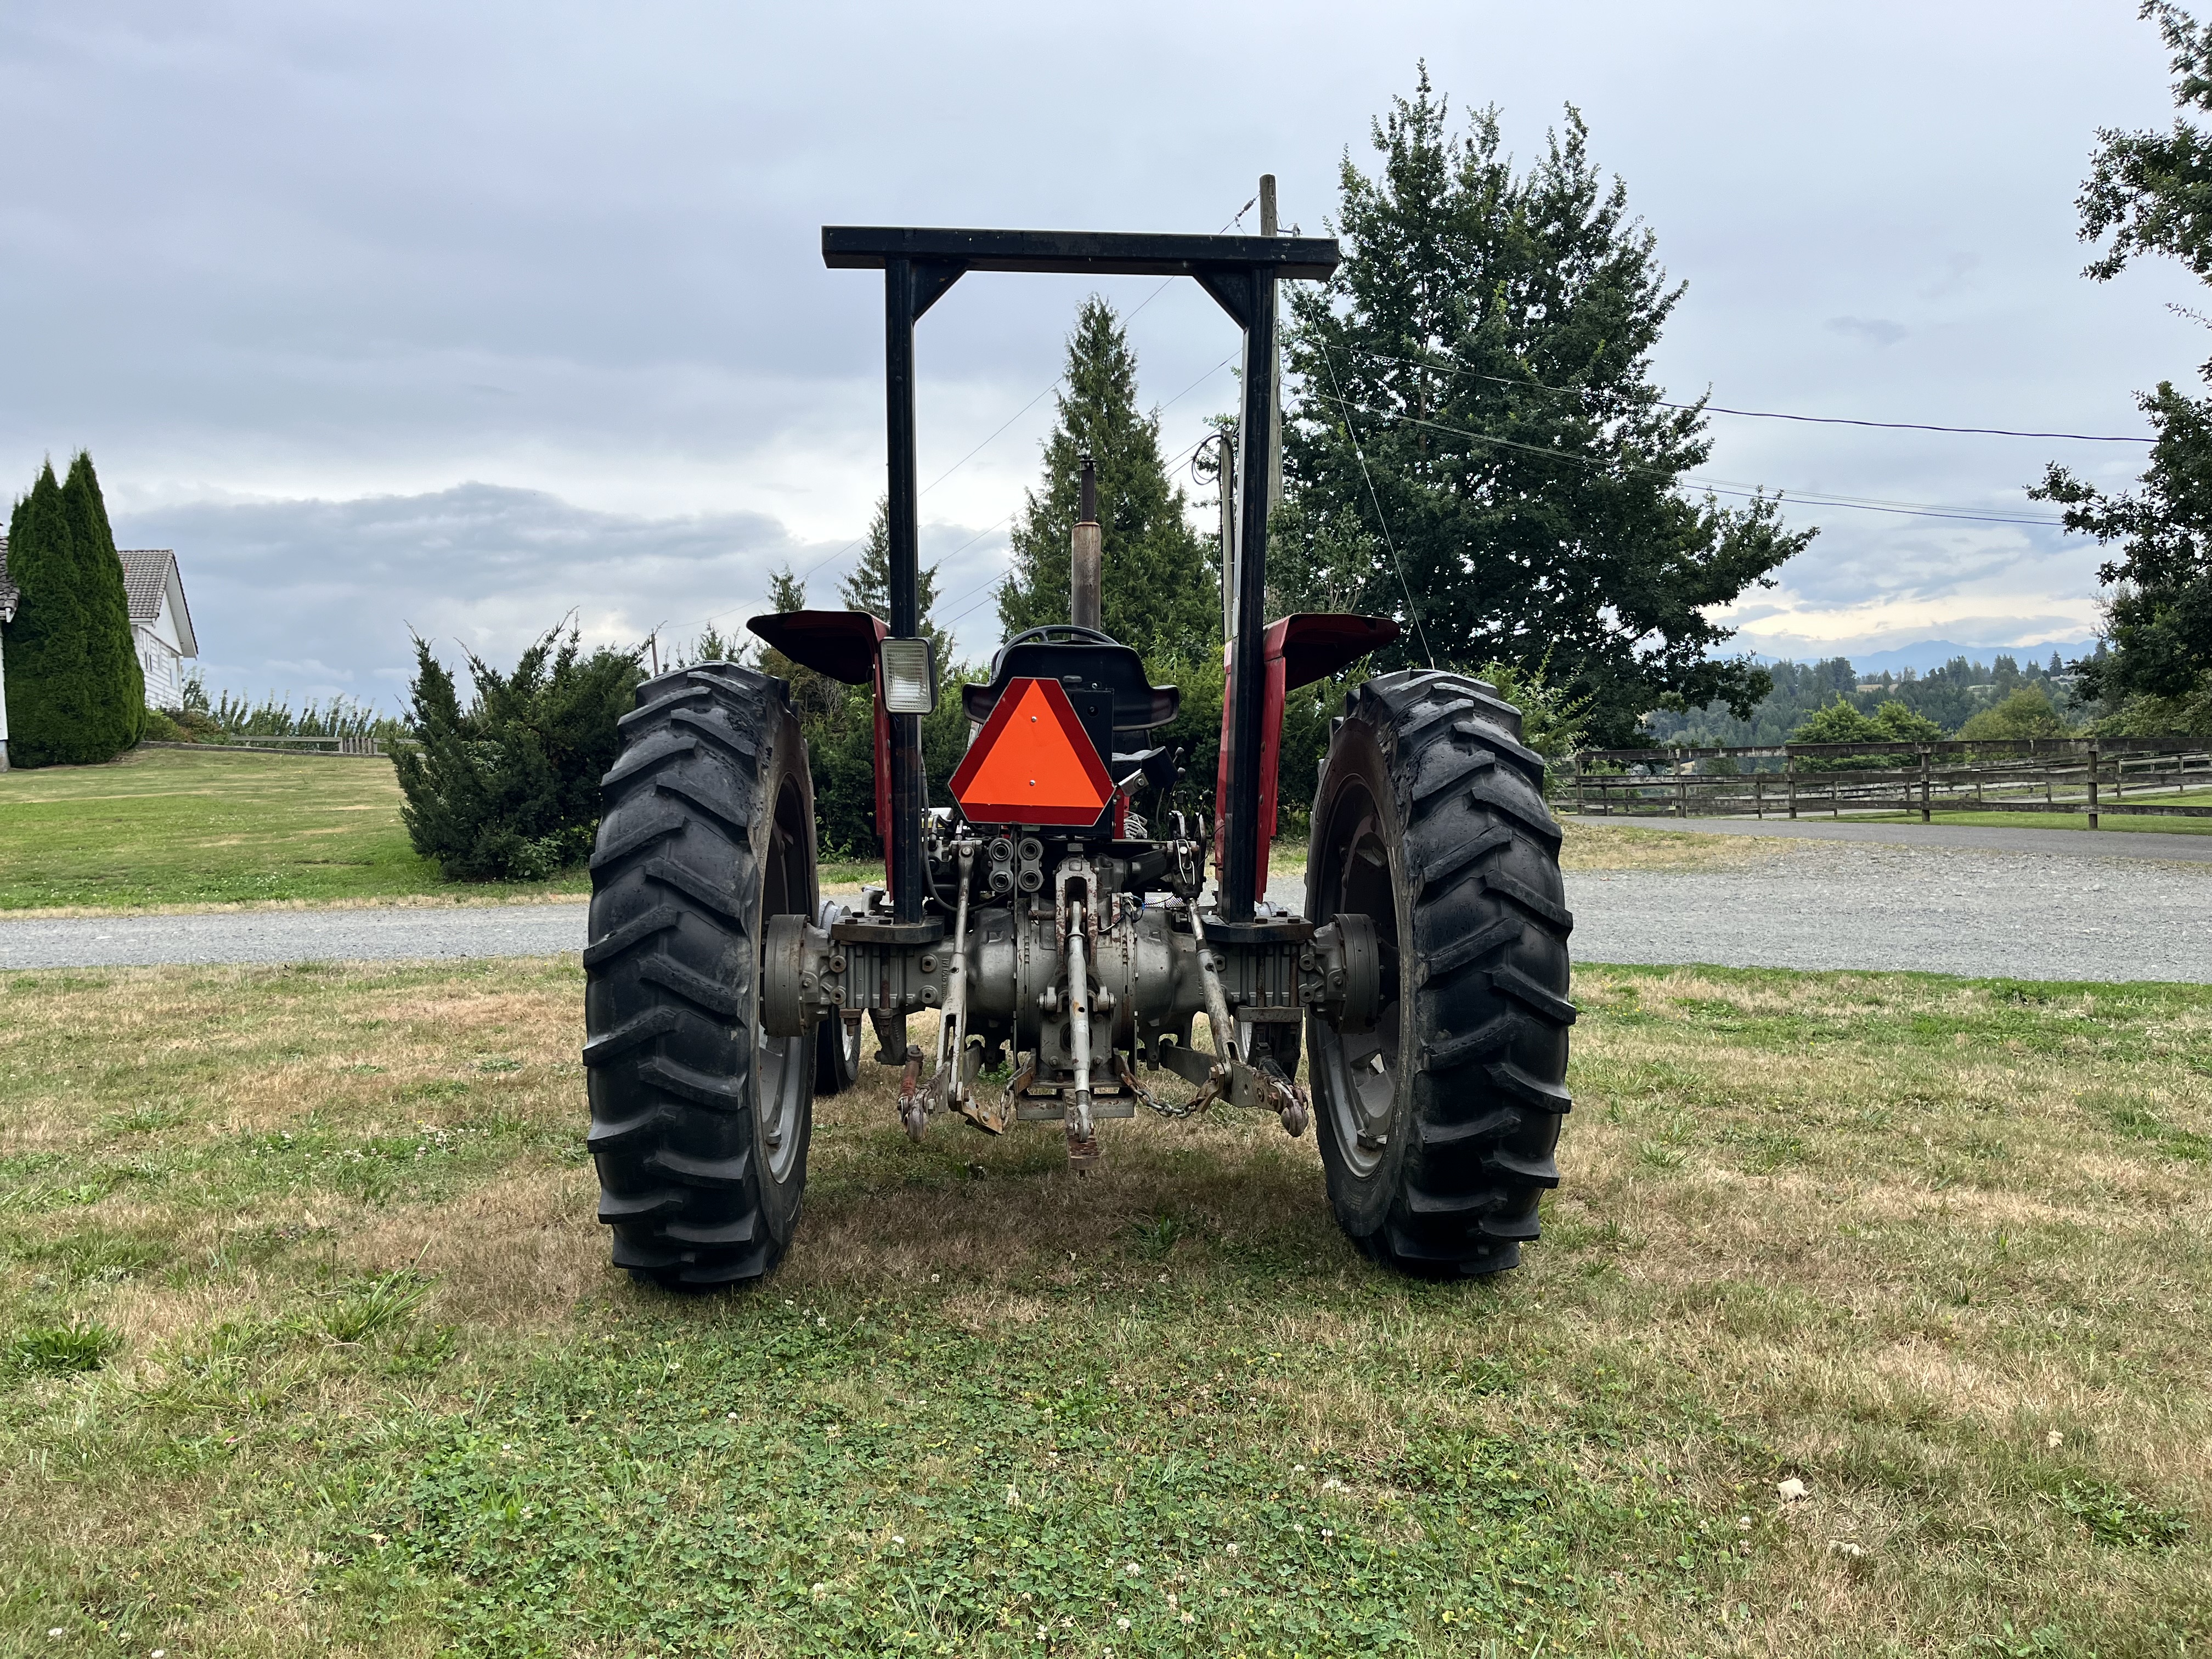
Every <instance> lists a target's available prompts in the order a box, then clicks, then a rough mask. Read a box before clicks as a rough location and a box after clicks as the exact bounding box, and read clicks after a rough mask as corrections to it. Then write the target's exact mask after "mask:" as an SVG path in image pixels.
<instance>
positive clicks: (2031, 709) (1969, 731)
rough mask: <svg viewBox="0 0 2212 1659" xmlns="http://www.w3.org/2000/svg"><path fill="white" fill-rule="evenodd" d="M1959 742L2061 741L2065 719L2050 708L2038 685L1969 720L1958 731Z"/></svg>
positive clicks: (2025, 687) (2022, 690)
mask: <svg viewBox="0 0 2212 1659" xmlns="http://www.w3.org/2000/svg"><path fill="white" fill-rule="evenodd" d="M1959 735H1960V737H1962V738H1980V739H1984V740H1990V739H1996V738H2063V737H2065V736H2066V735H2067V730H2066V721H2065V719H2064V718H2063V716H2062V715H2061V714H2059V712H2058V711H2057V709H2056V708H2052V707H2051V699H2050V698H2049V697H2048V696H2045V694H2044V690H2043V688H2042V687H2041V686H2039V685H2023V686H2022V687H2021V689H2020V690H2017V691H2015V692H2014V693H2013V694H2012V696H2008V697H2007V698H2006V699H2005V700H2004V701H2003V702H2000V703H1997V704H1996V705H1994V706H1993V707H1990V708H1984V709H1983V710H1982V711H1981V712H1980V713H1979V714H1974V715H1972V716H1970V717H1969V718H1968V719H1967V720H1966V724H1965V725H1964V726H1960V728H1959Z"/></svg>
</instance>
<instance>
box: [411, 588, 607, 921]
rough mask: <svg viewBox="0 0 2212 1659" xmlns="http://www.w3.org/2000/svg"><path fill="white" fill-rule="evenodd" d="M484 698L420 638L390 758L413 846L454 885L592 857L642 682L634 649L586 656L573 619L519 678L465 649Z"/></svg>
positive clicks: (525, 875)
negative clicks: (399, 744) (401, 732)
mask: <svg viewBox="0 0 2212 1659" xmlns="http://www.w3.org/2000/svg"><path fill="white" fill-rule="evenodd" d="M467 656H468V665H469V675H470V678H471V679H472V680H473V681H474V682H475V685H476V696H475V697H474V698H473V699H472V700H471V702H470V703H469V704H468V706H467V707H466V708H464V707H462V705H461V702H460V699H459V695H458V693H457V692H456V690H455V688H454V684H453V676H452V675H451V674H450V673H448V672H447V671H446V668H445V666H444V665H442V664H441V663H440V662H439V661H438V659H436V658H435V656H433V655H432V654H431V653H430V647H429V646H428V645H427V644H426V643H425V642H424V641H422V640H421V639H417V640H416V641H415V663H416V674H415V683H414V684H413V686H412V687H411V688H410V690H411V692H412V698H413V701H412V703H411V705H410V710H409V717H408V721H407V731H408V734H409V735H410V737H411V738H414V739H415V742H414V744H411V745H410V746H409V747H406V748H403V749H401V750H398V752H397V753H395V754H394V755H393V757H392V763H393V765H394V766H395V768H396V769H397V770H398V775H399V787H400V788H401V789H402V790H403V791H404V793H405V794H406V797H407V804H406V805H405V806H404V807H403V808H401V809H400V817H401V818H402V820H403V821H404V823H406V825H407V833H408V836H409V837H410V839H411V840H412V841H413V842H414V843H415V850H416V852H418V853H420V854H422V856H423V857H425V858H430V859H435V860H437V861H438V867H439V870H440V872H441V873H442V874H443V875H444V877H445V878H446V879H447V880H448V881H498V880H510V881H537V880H543V879H544V878H546V877H548V876H550V875H552V874H554V873H556V872H558V871H559V870H561V869H562V868H563V867H565V866H568V865H572V864H575V863H578V862H580V860H583V859H584V858H586V856H588V855H589V854H590V852H591V850H592V836H594V835H595V834H597V833H598V830H599V780H600V779H601V778H602V777H603V776H605V774H606V772H607V769H608V768H610V767H611V766H612V765H613V764H614V761H615V750H616V747H617V726H616V723H617V721H618V720H620V719H621V718H622V716H623V714H625V713H627V712H628V711H629V707H630V703H631V699H632V695H633V693H634V692H635V690H636V688H637V685H638V682H639V680H640V679H641V678H642V676H641V672H640V671H639V668H638V661H637V653H636V652H635V651H616V650H613V649H611V648H609V647H605V646H602V647H599V649H598V650H595V651H593V652H592V653H590V654H589V655H586V654H585V653H583V650H582V648H581V647H580V645H579V643H578V641H577V637H576V630H575V629H574V627H573V626H572V627H570V628H569V629H568V631H567V633H566V634H565V635H564V634H563V633H562V629H560V628H558V627H556V628H554V629H551V630H550V632H548V633H547V634H546V635H544V637H543V638H542V639H540V640H538V641H537V642H536V643H535V644H534V645H532V646H531V647H530V648H529V649H527V650H526V651H525V652H524V653H522V655H521V658H520V659H519V660H518V661H517V662H516V664H515V665H514V671H513V673H511V674H501V672H500V671H498V670H496V669H495V668H493V667H492V666H491V665H489V664H488V663H486V662H485V661H484V660H483V659H482V658H481V657H478V656H477V654H476V653H474V652H470V653H467Z"/></svg>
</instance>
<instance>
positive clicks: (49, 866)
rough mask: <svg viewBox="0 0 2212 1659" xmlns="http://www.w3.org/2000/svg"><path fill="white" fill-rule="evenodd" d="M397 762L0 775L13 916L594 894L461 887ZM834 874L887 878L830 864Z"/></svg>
mask: <svg viewBox="0 0 2212 1659" xmlns="http://www.w3.org/2000/svg"><path fill="white" fill-rule="evenodd" d="M400 801H401V797H400V793H399V785H398V782H397V781H395V780H394V778H393V776H392V764H391V763H390V762H389V761H385V760H377V759H369V758H353V757H345V758H334V757H317V756H308V755H271V754H266V753H264V754H247V753H242V752H240V751H238V750H228V751H225V750H219V749H206V750H190V749H140V750H133V751H132V752H131V753H130V754H128V755H125V756H124V757H122V758H121V759H120V760H117V761H113V762H111V763H109V764H107V765H106V766H57V767H44V768H40V769H38V770H35V771H10V772H5V773H0V911H9V910H137V909H185V908H195V907H197V906H203V905H207V906H214V905H234V904H253V903H269V902H276V903H293V904H299V903H307V904H328V903H348V902H354V903H389V902H393V901H411V902H453V903H484V902H508V901H514V900H527V899H545V898H558V897H562V896H580V895H582V894H586V893H588V892H590V891H591V885H592V884H591V878H590V877H589V875H588V874H586V872H583V871H581V870H577V871H572V872H569V873H568V874H566V875H564V876H561V877H559V878H556V879H554V880H552V881H546V882H471V883H447V882H445V881H441V879H439V876H438V870H437V866H435V865H434V864H432V863H431V862H430V861H429V860H427V859H423V858H420V857H418V856H416V852H415V849H414V848H412V847H410V845H409V844H408V841H407V830H406V828H405V826H404V825H403V824H402V823H400V821H399V807H400ZM822 878H823V882H824V884H844V885H847V886H852V887H854V888H855V890H857V884H858V883H860V882H861V881H864V880H868V881H876V882H881V881H882V879H883V866H882V865H881V864H880V863H877V864H850V865H847V864H833V865H827V866H823V872H822Z"/></svg>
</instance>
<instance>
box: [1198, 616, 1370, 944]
mask: <svg viewBox="0 0 2212 1659" xmlns="http://www.w3.org/2000/svg"><path fill="white" fill-rule="evenodd" d="M1397 637H1398V624H1397V623H1395V622H1392V621H1391V620H1390V619H1389V617H1353V616H1345V615H1340V614H1336V613H1332V612H1328V611H1300V612H1298V613H1297V615H1295V616H1290V617H1284V618H1283V619H1282V620H1281V621H1280V622H1278V623H1274V624H1273V625H1272V626H1271V627H1269V629H1267V635H1266V644H1267V659H1266V667H1267V686H1266V691H1265V696H1264V697H1263V700H1262V704H1263V713H1262V714H1261V727H1260V801H1259V810H1258V819H1259V824H1260V860H1259V866H1258V870H1257V873H1256V890H1255V892H1254V893H1253V895H1252V896H1253V898H1254V899H1255V901H1257V900H1259V899H1261V898H1264V897H1266V896H1267V848H1268V847H1269V846H1270V845H1271V844H1272V843H1273V841H1274V839H1275V832H1276V829H1277V828H1278V827H1279V826H1278V824H1277V822H1276V820H1277V816H1278V809H1277V803H1276V783H1277V779H1278V775H1279V769H1280V767H1281V763H1282V753H1283V708H1284V705H1285V702H1286V701H1287V700H1288V698H1289V696H1290V694H1291V692H1292V691H1294V690H1297V688H1298V687H1299V686H1301V685H1310V684H1313V683H1314V682H1315V681H1316V680H1321V679H1327V678H1328V677H1329V676H1330V675H1331V674H1334V672H1336V671H1337V670H1338V669H1340V668H1342V667H1344V666H1345V665H1346V664H1347V663H1354V662H1357V661H1358V660H1359V659H1360V658H1362V657H1364V656H1365V655H1366V654H1367V653H1369V652H1370V651H1374V650H1376V649H1379V648H1380V647H1383V646H1386V645H1388V644H1389V643H1390V642H1391V641H1393V640H1395V639H1396V638H1397ZM1227 655H1228V660H1229V684H1231V685H1233V684H1235V680H1236V674H1237V647H1236V646H1235V644H1234V643H1233V642H1232V643H1231V645H1230V646H1229V647H1227ZM1233 706H1234V698H1233V695H1232V694H1231V692H1230V691H1229V690H1227V689H1226V688H1225V690H1224V692H1223V695H1222V699H1221V758H1220V763H1219V766H1218V769H1217V770H1216V772H1215V775H1214V781H1213V844H1214V846H1215V847H1216V848H1219V847H1220V846H1221V845H1222V844H1223V838H1224V836H1225V835H1226V834H1227V832H1228V806H1229V711H1230V709H1231V708H1232V707H1233ZM1216 856H1217V857H1218V856H1219V854H1218V853H1217V854H1216Z"/></svg>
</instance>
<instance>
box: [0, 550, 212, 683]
mask: <svg viewBox="0 0 2212 1659" xmlns="http://www.w3.org/2000/svg"><path fill="white" fill-rule="evenodd" d="M118 557H119V558H120V559H121V560H122V561H123V592H124V595H125V598H126V599H128V600H129V601H130V605H131V622H132V623H152V622H153V621H155V619H156V618H158V617H160V616H161V600H162V599H163V598H164V597H165V596H166V597H167V599H168V600H169V601H170V605H171V607H172V609H173V611H175V613H176V619H177V636H178V638H179V640H181V641H183V643H184V647H185V655H186V656H188V657H197V655H199V641H198V639H197V636H196V635H194V634H193V632H192V613H191V607H189V606H188V605H185V582H184V578H183V577H182V576H181V575H179V574H178V572H177V556H176V555H175V554H174V553H173V552H172V551H170V550H169V549H167V548H166V547H134V548H128V549H125V550H122V551H120V552H119V553H118ZM21 597H22V595H21V592H19V591H18V590H17V588H16V586H15V583H13V582H11V581H9V580H8V538H6V537H5V536H0V622H13V621H14V620H15V605H16V602H17V601H18V600H19V599H21Z"/></svg>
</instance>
